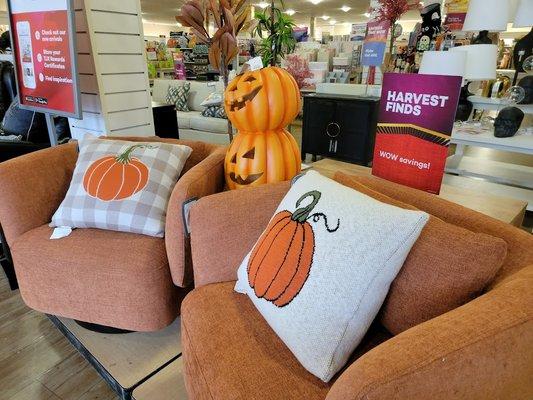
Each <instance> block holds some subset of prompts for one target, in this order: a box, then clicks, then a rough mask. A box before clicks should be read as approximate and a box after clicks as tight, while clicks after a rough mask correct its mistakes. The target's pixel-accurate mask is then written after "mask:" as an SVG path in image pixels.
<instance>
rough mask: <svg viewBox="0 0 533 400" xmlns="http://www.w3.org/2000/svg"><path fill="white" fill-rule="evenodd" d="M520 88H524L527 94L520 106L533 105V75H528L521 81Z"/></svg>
mask: <svg viewBox="0 0 533 400" xmlns="http://www.w3.org/2000/svg"><path fill="white" fill-rule="evenodd" d="M518 86H520V87H522V88H524V90H525V92H526V96H525V97H524V100H522V101H521V102H520V103H518V104H533V75H528V76H525V77H524V78H522V79H520V82H518Z"/></svg>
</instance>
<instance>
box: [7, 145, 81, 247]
mask: <svg viewBox="0 0 533 400" xmlns="http://www.w3.org/2000/svg"><path fill="white" fill-rule="evenodd" d="M77 159H78V150H77V144H76V143H68V144H64V145H61V146H57V147H53V148H48V149H44V150H39V151H36V152H34V153H30V154H26V155H24V156H21V157H17V158H13V159H11V160H8V161H5V162H3V163H0V188H1V190H0V224H2V229H3V230H4V233H5V236H6V239H7V242H8V244H11V243H13V241H14V240H15V239H16V238H17V237H19V236H20V235H22V234H23V233H25V232H28V231H29V230H31V229H33V228H36V227H38V226H41V225H43V224H46V223H48V222H50V220H51V218H52V215H53V213H54V212H55V211H56V210H57V208H58V207H59V204H61V201H63V199H64V197H65V194H66V193H67V190H68V187H69V185H70V181H71V179H72V173H73V172H74V167H75V166H76V160H77Z"/></svg>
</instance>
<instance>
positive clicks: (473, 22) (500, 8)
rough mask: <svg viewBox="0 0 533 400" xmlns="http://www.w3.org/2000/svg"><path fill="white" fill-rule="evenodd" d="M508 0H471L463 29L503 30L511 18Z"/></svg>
mask: <svg viewBox="0 0 533 400" xmlns="http://www.w3.org/2000/svg"><path fill="white" fill-rule="evenodd" d="M509 12H510V7H509V2H508V0H470V2H469V3H468V13H467V14H466V19H465V23H464V25H463V31H467V32H478V31H491V32H503V31H505V30H507V22H508V20H509Z"/></svg>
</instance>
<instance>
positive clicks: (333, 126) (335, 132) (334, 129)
mask: <svg viewBox="0 0 533 400" xmlns="http://www.w3.org/2000/svg"><path fill="white" fill-rule="evenodd" d="M340 134H341V126H340V125H339V124H338V123H336V122H330V123H329V124H328V125H327V126H326V135H328V136H329V137H330V138H336V137H338V136H339V135H340Z"/></svg>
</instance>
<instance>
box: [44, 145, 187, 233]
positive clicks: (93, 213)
mask: <svg viewBox="0 0 533 400" xmlns="http://www.w3.org/2000/svg"><path fill="white" fill-rule="evenodd" d="M191 153H192V149H191V148H190V147H188V146H182V145H175V144H169V143H160V142H129V141H124V140H108V139H97V138H92V137H87V138H85V139H83V140H81V141H80V142H79V155H78V160H77V162H76V168H75V169H74V174H73V176H72V181H71V183H70V187H69V189H68V191H67V194H66V196H65V199H64V200H63V202H62V203H61V205H60V206H59V208H58V209H57V211H56V212H55V213H54V215H53V216H52V222H51V223H50V226H52V227H57V226H68V227H71V228H100V229H108V230H114V231H122V232H132V233H140V234H144V235H150V236H156V237H163V236H164V232H165V217H166V212H167V211H166V210H167V205H168V201H169V199H170V195H171V194H172V190H173V189H174V186H175V184H176V182H177V181H178V178H179V176H180V175H181V171H182V170H183V167H184V165H185V162H186V161H187V159H188V158H189V156H190V154H191Z"/></svg>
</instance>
